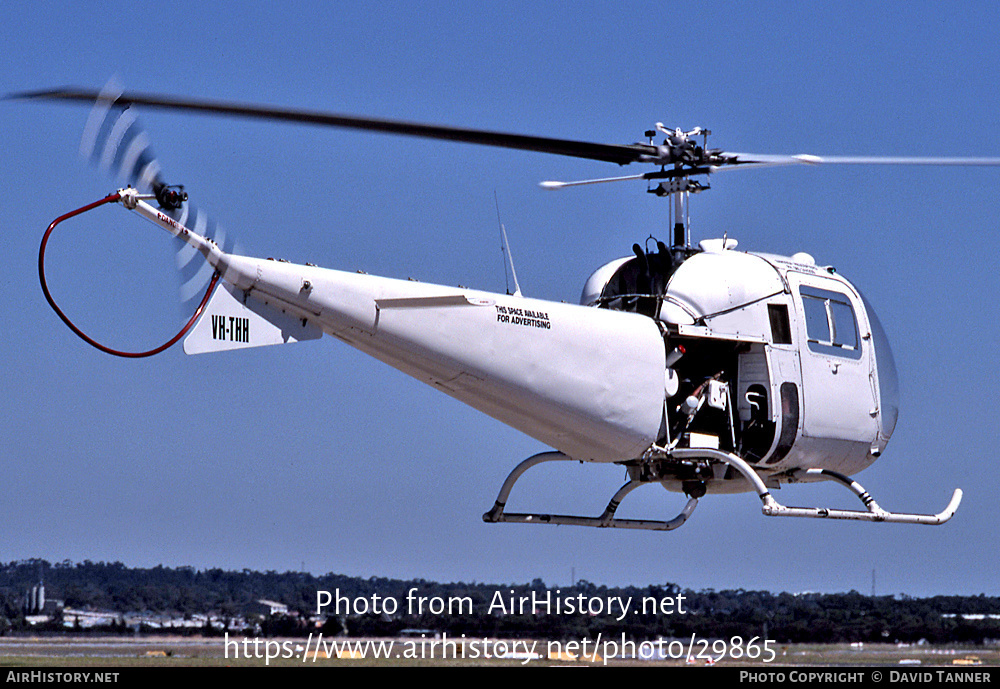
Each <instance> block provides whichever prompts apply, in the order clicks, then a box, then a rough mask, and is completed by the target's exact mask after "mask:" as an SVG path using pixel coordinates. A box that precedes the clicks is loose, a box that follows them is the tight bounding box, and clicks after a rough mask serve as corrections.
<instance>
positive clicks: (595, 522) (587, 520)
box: [483, 452, 698, 531]
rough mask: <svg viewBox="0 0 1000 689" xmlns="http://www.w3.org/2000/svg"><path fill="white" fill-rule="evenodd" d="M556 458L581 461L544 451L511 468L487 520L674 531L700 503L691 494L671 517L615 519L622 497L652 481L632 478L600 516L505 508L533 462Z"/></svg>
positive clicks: (558, 453) (534, 464)
mask: <svg viewBox="0 0 1000 689" xmlns="http://www.w3.org/2000/svg"><path fill="white" fill-rule="evenodd" d="M555 461H577V460H574V459H573V458H571V457H567V456H566V455H564V454H563V453H562V452H542V453H539V454H537V455H534V456H533V457H529V458H528V459H526V460H524V461H523V462H521V463H520V464H518V465H517V466H516V467H514V470H513V471H511V472H510V474H509V475H508V476H507V479H506V480H505V481H504V482H503V485H502V486H501V487H500V493H499V494H498V495H497V499H496V502H495V503H494V504H493V508H492V509H491V510H490V511H489V512H487V513H486V514H484V515H483V521H484V522H489V523H498V522H506V523H514V524H557V525H558V524H568V525H573V526H595V527H598V528H618V529H647V530H651V531H673V530H674V529H676V528H678V527H679V526H681V525H683V524H684V522H686V521H687V519H688V517H690V516H691V513H692V512H694V508H695V507H697V505H698V498H689V499H688V501H687V504H686V505H685V506H684V509H683V510H681V513H680V514H678V515H677V516H676V517H674V518H673V519H671V520H669V521H659V520H654V519H615V512H616V511H617V510H618V506H619V505H621V503H622V500H624V499H625V497H626V496H627V495H628V494H629V493H631V492H632V491H633V490H635V489H636V488H638V487H639V486H642V485H644V484H646V483H650V482H649V481H638V480H630V481H628V482H627V483H626V484H625V485H623V486H622V487H621V488H619V489H618V492H617V493H615V494H614V496H613V497H612V498H611V500H610V502H608V506H607V507H606V508H605V509H604V512H603V513H602V514H601V516H599V517H577V516H574V515H566V514H537V513H528V512H511V513H507V512H504V507H505V506H506V505H507V498H508V497H509V496H510V491H511V489H513V487H514V484H515V483H517V480H518V479H519V478H521V476H522V475H523V474H524V472H526V471H527V470H528V469H530V468H531V467H533V466H536V465H538V464H542V463H543V462H555Z"/></svg>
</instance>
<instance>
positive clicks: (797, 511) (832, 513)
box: [672, 449, 962, 525]
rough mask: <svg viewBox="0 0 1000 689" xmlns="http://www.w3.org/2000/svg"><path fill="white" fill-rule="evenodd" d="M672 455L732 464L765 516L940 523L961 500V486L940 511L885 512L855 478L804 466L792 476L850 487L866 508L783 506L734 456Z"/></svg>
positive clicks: (695, 452)
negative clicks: (751, 490) (755, 494)
mask: <svg viewBox="0 0 1000 689" xmlns="http://www.w3.org/2000/svg"><path fill="white" fill-rule="evenodd" d="M672 455H673V456H674V457H676V458H678V459H695V458H698V459H716V460H719V461H721V462H725V463H726V464H728V465H730V466H732V467H733V468H734V469H736V470H738V471H739V472H740V473H741V474H742V475H743V477H744V478H746V479H747V480H748V481H749V482H750V485H752V486H753V488H754V490H755V491H757V496H758V497H759V498H760V501H761V502H762V503H763V507H762V508H761V511H762V512H763V513H764V514H765V515H767V516H769V517H812V518H819V519H855V520H860V521H869V522H894V523H896V524H931V525H934V524H944V523H945V522H946V521H948V520H949V519H951V518H952V517H953V516H954V515H955V512H956V511H957V510H958V505H959V503H961V502H962V491H961V489H957V488H956V489H955V492H954V493H953V494H952V496H951V502H949V503H948V506H947V507H946V508H945V509H944V511H942V512H939V513H937V514H907V513H904V512H887V511H886V510H884V509H882V508H881V507H879V505H878V503H877V502H875V500H874V498H872V496H871V495H869V494H868V491H866V490H865V489H864V487H863V486H862V485H861V484H860V483H858V482H857V481H855V480H853V479H851V478H849V477H847V476H844V475H843V474H839V473H837V472H836V471H830V470H829V469H806V470H804V471H802V470H800V471H798V472H796V473H795V474H794V476H793V477H794V478H795V479H798V480H802V479H805V478H811V479H822V480H826V481H835V482H837V483H840V484H842V485H844V486H846V487H847V488H849V489H850V490H851V492H852V493H854V494H855V495H857V496H858V498H859V499H860V500H861V502H862V503H864V505H865V507H866V508H867V511H866V512H861V511H858V510H831V509H826V508H824V507H786V506H785V505H782V504H781V503H779V502H778V501H777V500H775V499H774V496H772V495H771V493H770V491H768V489H767V487H766V486H765V485H764V482H763V481H762V480H761V478H760V476H759V475H758V474H757V472H756V471H754V470H753V468H752V467H751V466H750V465H749V464H747V463H746V462H745V461H743V460H742V459H740V458H739V457H737V456H736V455H733V454H730V453H728V452H722V451H720V450H711V449H696V450H674V451H673V453H672Z"/></svg>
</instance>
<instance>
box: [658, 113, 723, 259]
mask: <svg viewBox="0 0 1000 689" xmlns="http://www.w3.org/2000/svg"><path fill="white" fill-rule="evenodd" d="M657 131H659V132H662V133H663V134H665V135H666V138H665V139H664V140H663V144H662V146H660V147H658V148H659V150H660V151H661V152H662V153H661V155H663V157H664V158H665V159H669V160H670V161H672V163H673V167H672V169H669V170H668V169H667V165H668V164H669V163H664V164H662V165H661V166H660V171H659V172H658V173H657V172H654V173H649V174H648V175H647V177H646V178H647V179H649V180H653V179H663V178H666V179H665V181H663V182H660V183H659V184H657V185H656V186H655V187H654V186H650V187H649V188H647V189H646V191H648V192H649V193H651V194H656V195H657V196H668V195H669V196H672V197H673V203H674V207H673V216H674V217H673V220H674V223H673V249H674V252H675V253H683V252H686V251H688V250H690V248H691V228H690V223H689V222H688V218H687V214H688V208H689V205H688V204H689V201H690V195H691V194H697V193H698V192H700V191H704V190H706V189H709V188H710V187H709V186H708V185H702V184H701V183H700V182H698V181H696V180H692V179H690V176H691V175H700V174H708V173H710V172H711V168H709V167H707V166H706V165H705V164H704V163H705V160H706V156H705V151H706V149H707V147H708V135H709V134H711V133H712V132H711V131H709V130H708V129H704V128H702V127H695V128H694V129H692V130H691V131H688V132H685V131H683V130H681V129H680V128H677V129H674V130H672V131H671V130H669V129H667V128H666V127H665V126H664V125H663V123H662V122H657V123H656V129H650V130H648V131H647V132H646V138H647V139H648V140H649V145H650V146H656V144H655V143H654V142H653V139H654V137H655V136H656V133H657ZM699 135H700V136H701V137H702V145H701V146H698V145H697V143H695V141H694V138H695V137H696V136H699ZM711 153H713V152H712V151H710V152H709V154H711Z"/></svg>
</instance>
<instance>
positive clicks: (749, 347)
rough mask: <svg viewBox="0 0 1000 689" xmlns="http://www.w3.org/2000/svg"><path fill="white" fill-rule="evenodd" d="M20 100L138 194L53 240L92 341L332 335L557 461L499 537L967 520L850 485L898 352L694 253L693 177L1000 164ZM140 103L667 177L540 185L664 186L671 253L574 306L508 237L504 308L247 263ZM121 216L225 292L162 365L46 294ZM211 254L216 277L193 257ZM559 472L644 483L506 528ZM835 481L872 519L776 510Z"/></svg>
mask: <svg viewBox="0 0 1000 689" xmlns="http://www.w3.org/2000/svg"><path fill="white" fill-rule="evenodd" d="M8 98H15V99H51V100H63V101H75V102H86V103H93V104H94V106H93V110H92V112H91V116H90V119H89V121H88V125H87V130H86V131H85V140H87V139H89V147H90V150H91V151H92V152H93V151H98V150H99V151H100V155H101V156H102V157H103V158H104V159H105V161H113V162H114V164H115V165H116V166H117V167H119V168H120V170H121V171H122V174H123V176H124V177H126V178H127V179H128V180H129V182H130V184H129V186H127V187H125V188H123V189H119V190H118V191H117V192H115V193H113V194H110V195H108V196H107V197H105V198H104V199H101V200H99V201H97V202H95V203H93V204H89V205H88V206H84V207H82V208H80V209H77V210H75V211H72V212H70V213H67V214H65V215H63V216H60V217H59V218H57V219H56V220H55V221H53V223H52V224H51V225H50V226H49V228H48V231H47V232H46V234H45V237H44V238H43V241H42V246H41V248H40V252H39V276H40V280H41V283H42V289H43V292H44V293H45V296H46V298H47V300H48V301H49V303H50V305H51V306H52V308H53V309H54V310H55V311H56V313H57V314H58V315H59V316H60V318H62V320H63V321H64V322H65V323H66V324H67V325H68V326H69V327H70V328H71V329H73V331H74V332H76V334H77V335H79V336H80V337H82V338H83V339H85V340H86V341H88V342H89V343H91V344H93V345H95V346H98V347H99V348H100V349H102V350H103V351H106V352H109V353H112V354H120V355H124V356H146V355H151V354H154V353H158V352H160V351H162V350H163V349H165V348H166V347H167V346H170V345H172V344H173V343H175V342H176V341H178V339H179V338H180V337H181V336H183V335H184V334H186V335H187V336H186V338H185V340H184V350H185V352H186V353H188V354H197V353H205V352H218V351H227V350H234V349H240V348H245V347H256V346H265V345H275V344H288V343H293V342H298V341H302V340H309V339H318V338H321V337H322V336H323V335H330V336H332V337H335V338H337V339H339V340H341V341H343V342H345V343H346V344H348V345H351V346H352V347H355V348H357V349H359V350H361V351H362V352H364V353H366V354H369V355H371V356H373V357H375V358H376V359H378V360H380V361H382V362H384V363H387V364H389V365H390V366H393V367H394V368H396V369H398V370H400V371H402V372H404V373H406V374H408V375H410V376H412V377H414V378H416V379H417V380H420V381H422V382H424V383H427V384H428V385H430V386H432V387H434V388H437V389H438V390H440V391H442V392H444V393H445V394H447V395H450V396H452V397H454V398H455V399H458V400H459V401H461V402H463V403H465V404H467V405H469V406H471V407H473V408H475V409H477V410H479V411H481V412H484V413H486V414H488V415H489V416H491V417H493V418H495V419H497V420H499V421H501V422H503V423H505V424H507V425H509V426H511V427H513V428H515V429H518V430H520V431H521V432H523V433H525V434H527V435H528V436H530V437H532V438H535V439H537V440H539V441H540V442H542V443H544V444H546V445H548V446H550V447H551V448H553V449H552V450H550V451H546V452H542V453H539V454H536V455H534V456H532V457H529V458H527V459H525V460H523V461H522V462H521V463H520V464H518V465H517V466H516V467H515V468H514V469H513V470H512V471H511V472H510V474H509V475H508V477H507V479H506V480H505V481H504V482H503V484H502V486H501V488H500V490H499V493H498V495H497V498H496V501H495V502H494V505H493V506H492V508H490V509H489V510H488V511H487V512H486V513H485V514H484V515H483V519H484V521H486V522H491V523H499V522H506V523H524V524H552V525H560V524H562V525H578V526H590V527H605V528H628V529H647V530H659V531H669V530H673V529H676V528H678V527H680V526H681V525H683V524H684V523H685V522H686V521H687V519H688V518H689V517H690V516H691V515H692V513H693V512H694V510H695V508H696V506H697V504H698V501H699V500H700V499H701V498H702V497H704V496H705V495H707V494H728V493H744V492H755V493H756V494H757V497H758V498H759V500H760V502H761V506H762V507H761V509H762V513H763V514H764V515H767V516H793V517H807V518H828V519H850V520H862V521H871V522H895V523H911V524H932V525H933V524H943V523H945V522H947V521H948V520H949V519H951V517H952V516H953V515H954V514H955V513H956V511H957V509H958V507H959V504H960V502H961V499H962V491H961V490H960V489H956V490H955V491H954V493H953V495H952V497H951V500H950V501H949V503H948V505H947V506H946V507H945V509H944V510H943V511H941V512H939V513H937V514H912V513H902V512H891V511H887V510H885V509H883V508H882V507H881V506H880V505H879V504H878V503H877V502H876V501H875V500H874V499H873V498H872V496H871V495H870V494H869V493H868V491H867V490H865V488H864V487H862V486H861V485H860V484H859V483H858V482H857V481H855V480H854V479H852V478H851V476H852V475H853V474H856V473H858V472H859V471H861V470H862V469H864V468H866V467H867V466H869V465H871V464H872V463H873V462H874V461H876V460H877V459H878V458H879V457H880V456H881V455H882V453H883V452H884V450H885V448H886V446H887V444H888V442H889V440H890V438H891V436H892V434H893V431H894V429H895V425H896V420H897V416H898V404H899V401H898V400H899V391H898V379H897V373H896V369H895V364H894V361H893V357H892V350H891V347H890V344H889V340H888V338H887V337H886V334H885V332H884V330H883V328H882V326H881V324H880V323H879V320H878V317H877V315H876V313H875V310H874V309H873V307H872V306H871V304H870V303H869V302H868V301H867V300H866V299H865V297H864V296H863V295H862V294H861V292H860V291H859V290H858V289H857V288H856V287H855V286H853V285H852V284H851V283H850V282H849V281H848V280H846V279H845V278H844V277H842V276H841V275H839V274H838V273H837V272H836V271H835V270H834V269H833V268H832V267H829V266H821V265H818V264H817V263H816V261H815V259H814V258H813V257H812V256H810V255H809V254H807V253H804V252H801V253H796V254H794V255H792V256H779V255H773V254H767V253H760V252H746V251H738V250H737V246H738V243H737V241H736V240H735V239H733V238H730V237H728V236H723V237H722V238H712V239H705V240H702V241H700V242H699V243H698V244H697V246H695V245H692V241H691V237H690V222H689V218H688V200H689V198H690V195H691V194H697V193H701V192H704V191H707V190H708V189H709V188H710V187H709V186H708V185H707V184H706V183H704V182H702V181H699V180H698V179H695V178H696V177H708V176H709V175H711V174H713V173H715V172H718V171H722V170H731V169H748V168H760V167H771V166H788V165H823V164H842V165H843V164H847V165H859V164H860V165H869V164H872V165H962V166H964V165H991V166H995V165H1000V158H929V157H871V156H864V157H856V156H824V157H820V156H814V155H805V154H800V155H773V154H752V153H735V152H728V151H725V150H722V149H716V148H709V147H708V137H709V136H710V135H711V132H710V131H709V130H707V129H703V128H700V127H698V128H695V129H692V130H688V131H684V130H682V129H679V128H678V129H669V128H667V127H666V126H664V125H662V124H660V123H657V125H656V128H655V129H652V130H649V131H646V132H645V137H646V141H645V142H638V143H632V144H625V145H619V144H601V143H591V142H583V141H573V140H566V139H554V138H546V137H537V136H527V135H520V134H508V133H501V132H491V131H484V130H476V129H466V128H458V127H448V126H440V125H429V124H419V123H411V122H403V121H397V120H384V119H373V118H365V117H356V116H349V115H339V114H331V113H323V112H315V111H304V110H295V109H287V108H277V107H270V106H258V105H247V104H239V103H229V102H219V101H208V100H195V99H189V98H175V97H167V96H162V95H153V94H139V93H125V92H122V91H120V90H118V89H109V88H107V87H106V88H105V89H104V90H102V91H96V90H90V89H77V88H64V89H58V90H47V91H35V92H27V93H20V94H12V95H11V96H8ZM133 106H140V107H148V108H164V109H172V110H180V111H187V112H195V113H202V114H213V115H228V116H236V117H249V118H257V119H264V120H273V121H284V122H297V123H308V124H314V125H322V126H332V127H341V128H350V129H359V130H367V131H373V132H380V133H389V134H396V135H405V136H417V137H425V138H431V139H438V140H447V141H458V142H464V143H471V144H478V145H487V146H498V147H503V148H512V149H518V150H525V151H534V152H542V153H548V154H553V155H560V156H571V157H577V158H585V159H590V160H595V161H600V162H608V163H615V164H617V165H621V166H623V165H628V164H645V165H649V166H652V167H653V170H652V171H648V172H644V173H640V174H635V175H624V176H616V177H601V178H594V179H585V180H579V181H569V182H562V181H547V182H542V183H541V186H542V187H543V188H546V189H562V188H566V187H575V186H583V185H590V184H602V183H609V182H617V181H629V180H642V181H646V183H647V192H648V193H651V194H655V195H656V196H659V197H666V198H669V199H671V201H672V203H671V205H670V207H671V215H672V221H673V222H672V241H671V244H670V245H669V246H668V245H667V244H665V243H663V242H659V241H655V240H653V242H652V245H650V242H649V241H647V243H646V245H645V246H642V245H640V244H638V243H636V244H634V245H633V247H632V252H631V254H630V255H627V256H624V257H621V258H617V259H615V260H612V261H610V262H608V263H606V264H604V265H602V266H600V267H599V268H597V269H596V270H595V271H594V272H593V273H592V274H591V275H590V277H589V278H588V279H587V280H586V282H585V284H584V287H583V290H582V294H581V297H580V299H579V303H576V304H570V303H565V302H553V301H546V300H539V299H532V298H528V297H525V296H523V295H522V294H521V290H520V287H519V285H518V284H517V277H516V273H515V272H514V264H513V260H512V259H510V253H509V247H507V242H506V235H505V234H503V239H504V246H505V248H506V249H507V255H508V259H509V261H510V268H511V273H512V275H513V280H514V286H515V289H514V291H513V292H510V291H509V290H508V293H506V294H499V293H492V292H485V291H480V290H474V289H467V288H455V287H448V286H442V285H433V284H425V283H421V282H416V281H410V280H398V279H391V278H385V277H378V276H373V275H368V274H365V273H363V272H361V271H359V272H357V273H349V272H344V271H338V270H331V269H326V268H321V267H319V266H315V265H312V264H306V265H297V264H292V263H288V262H285V261H276V260H273V259H270V258H267V259H264V258H254V257H249V256H241V255H238V254H237V253H235V252H233V251H232V250H231V248H230V246H229V245H227V244H226V243H225V242H224V241H223V240H222V238H221V236H218V235H215V234H214V230H213V226H212V224H211V222H210V221H208V220H207V218H206V217H205V216H203V215H202V214H201V213H200V212H199V211H197V210H196V209H195V208H194V207H193V206H192V205H191V204H190V203H188V198H187V194H186V192H184V190H183V187H180V186H174V185H168V184H167V183H166V182H165V181H164V180H163V177H162V171H161V170H160V166H159V163H158V162H157V160H156V158H155V157H154V156H153V155H152V152H151V148H150V146H149V142H148V137H146V135H145V133H144V132H142V131H141V130H140V129H139V128H138V126H137V125H136V120H135V115H134V110H133ZM658 137H662V138H661V139H660V142H659V143H657V138H658ZM699 139H700V140H701V141H700V143H699ZM105 203H120V204H121V205H122V206H123V207H124V208H126V209H127V210H129V211H131V212H134V213H136V214H138V215H139V216H141V217H143V218H144V219H146V220H148V221H150V222H152V223H154V224H156V225H158V226H159V227H161V228H162V229H164V230H166V231H167V232H168V233H170V234H171V235H173V236H174V237H176V238H177V239H178V240H179V242H180V245H181V247H182V248H181V249H180V250H179V253H178V263H179V264H183V265H184V266H196V267H195V268H192V269H191V270H193V271H194V272H196V273H199V274H201V275H202V276H203V277H205V278H206V280H207V275H206V271H207V273H208V274H210V275H211V280H210V283H209V286H208V288H207V290H206V291H205V292H204V296H203V297H202V300H201V302H200V304H199V305H198V307H197V309H196V310H195V313H194V315H193V316H192V318H191V320H190V321H188V323H187V325H185V327H184V328H183V329H182V331H181V332H180V333H178V335H177V337H175V338H174V339H172V340H171V341H169V342H168V343H167V344H166V345H164V346H163V347H160V348H157V349H156V350H150V351H149V352H144V353H139V354H129V353H122V352H117V351H115V350H112V349H110V348H107V347H104V346H102V345H100V344H99V343H96V342H94V341H93V340H91V339H90V338H89V337H88V336H86V335H85V334H84V333H82V332H81V331H80V330H79V329H78V328H77V327H76V326H75V325H73V323H72V322H71V321H70V320H69V319H68V317H66V316H65V314H63V313H62V311H61V310H60V309H59V308H58V306H57V305H56V304H55V302H54V300H53V299H52V297H51V294H50V292H49V290H48V288H47V286H46V280H45V272H44V251H45V245H46V242H47V240H48V237H49V235H50V233H51V232H52V230H53V229H54V228H55V227H56V226H57V225H58V224H59V223H61V222H62V221H64V220H66V219H68V218H70V217H74V216H76V215H78V214H80V213H82V212H86V211H88V210H90V209H92V208H94V207H96V206H98V205H103V204H105ZM501 231H502V232H503V227H502V225H501ZM196 255H200V256H201V257H203V258H204V263H203V264H199V263H198V262H197V261H193V259H194V257H195V256H196ZM203 266H204V267H203ZM199 268H201V270H200V271H199ZM217 285H218V289H216V286H217ZM547 462H584V463H604V464H617V465H620V466H622V467H624V468H625V471H626V474H627V480H626V482H625V484H624V485H623V486H622V487H621V488H620V489H619V490H618V491H617V492H615V493H614V494H613V496H612V497H611V499H610V500H609V502H608V504H607V507H606V508H605V510H604V512H603V513H602V514H600V515H597V516H580V515H569V514H546V513H527V512H523V513H514V512H508V511H506V506H507V502H508V499H509V496H510V494H511V492H512V490H513V487H514V485H515V484H516V483H517V481H518V480H519V479H520V478H521V477H522V476H523V475H524V473H525V472H527V471H528V470H529V469H531V468H532V467H535V466H537V465H539V464H542V463H547ZM824 480H825V481H832V482H834V483H836V484H839V485H842V486H844V487H845V488H847V489H848V490H849V491H850V492H852V493H853V494H854V495H855V496H856V497H857V498H858V499H859V500H860V501H861V502H862V504H863V506H864V508H865V509H863V510H846V509H830V508H821V507H794V506H786V505H784V504H781V503H779V502H778V501H777V500H776V499H775V497H774V495H773V491H774V490H776V489H778V488H780V487H781V485H782V484H786V483H787V484H795V483H809V482H815V481H824ZM647 484H660V485H661V486H662V487H663V488H665V489H666V490H668V491H671V492H676V493H680V494H683V495H684V496H685V497H686V498H687V502H686V504H685V505H684V507H683V509H682V510H681V511H680V513H679V514H678V515H677V516H676V517H674V518H673V519H669V520H657V519H631V518H628V519H626V518H621V517H617V516H616V512H617V510H618V507H619V505H620V504H621V502H622V501H623V500H624V499H625V498H626V497H627V496H628V495H629V494H630V493H631V492H632V491H634V490H635V489H637V488H639V487H642V486H645V485H647Z"/></svg>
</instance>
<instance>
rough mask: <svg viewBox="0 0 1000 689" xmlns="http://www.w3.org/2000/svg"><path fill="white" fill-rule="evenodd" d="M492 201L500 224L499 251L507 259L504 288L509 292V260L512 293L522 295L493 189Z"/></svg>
mask: <svg viewBox="0 0 1000 689" xmlns="http://www.w3.org/2000/svg"><path fill="white" fill-rule="evenodd" d="M493 203H495V204H496V207H497V224H498V225H500V253H501V254H504V253H506V254H507V260H506V261H504V264H503V279H504V289H505V290H506V292H507V294H510V293H511V291H510V284H509V283H508V282H507V263H508V261H509V262H510V274H511V277H513V278H514V294H513V296H515V297H520V296H523V295H522V294H521V286H520V285H519V284H517V272H516V271H515V270H514V257H513V256H512V255H511V253H510V242H508V241H507V228H506V227H504V226H503V223H502V222H500V201H499V200H498V199H497V192H496V190H495V189H494V190H493Z"/></svg>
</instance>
